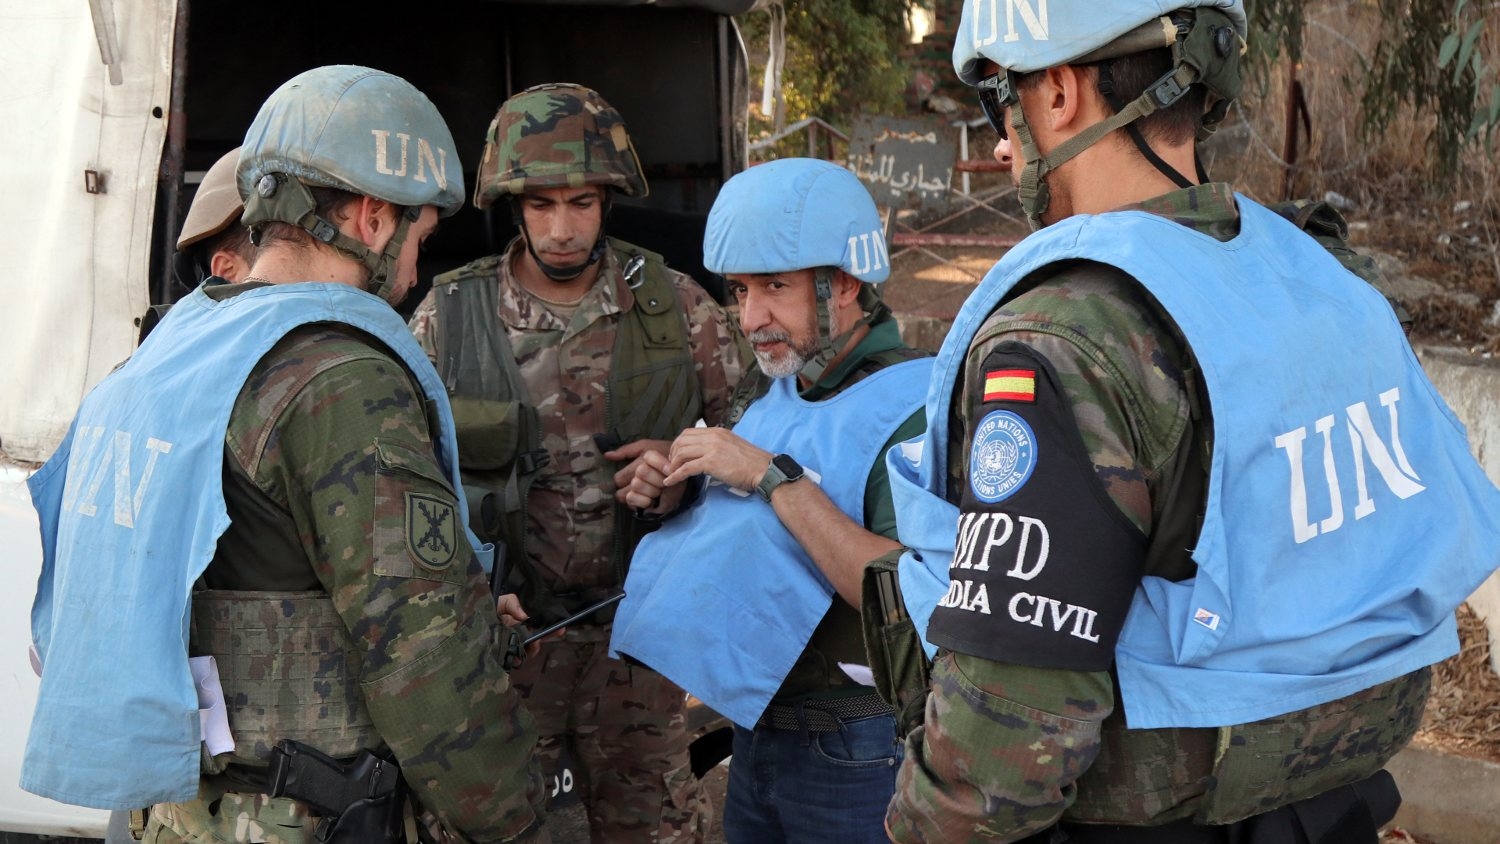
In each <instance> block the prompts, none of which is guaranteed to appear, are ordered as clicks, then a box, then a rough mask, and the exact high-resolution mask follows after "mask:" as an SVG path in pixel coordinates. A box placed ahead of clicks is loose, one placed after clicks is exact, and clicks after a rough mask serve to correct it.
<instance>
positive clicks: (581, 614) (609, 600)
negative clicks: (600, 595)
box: [521, 589, 625, 648]
mask: <svg viewBox="0 0 1500 844" xmlns="http://www.w3.org/2000/svg"><path fill="white" fill-rule="evenodd" d="M624 597H625V590H623V589H621V590H620V591H618V592H615V593H614V594H612V595H609V596H608V597H606V598H604V599H602V600H599V601H595V602H594V603H592V604H589V605H588V606H586V607H584V608H583V609H581V610H579V611H578V612H575V613H573V614H572V615H570V616H568V617H567V618H564V619H562V620H561V621H554V622H553V623H551V624H549V625H547V626H546V627H543V628H542V629H540V630H538V631H536V632H535V633H532V634H531V635H529V636H527V637H526V638H525V639H523V640H521V647H523V648H524V647H526V646H527V645H529V644H531V643H532V642H535V641H536V640H538V639H540V638H542V637H544V636H547V635H549V634H551V633H554V632H556V631H558V630H560V629H562V628H564V627H567V626H568V625H569V624H572V623H573V622H575V621H581V620H583V619H585V618H588V617H589V616H591V615H593V614H594V613H596V612H598V611H600V610H602V609H604V608H605V607H607V606H609V605H610V604H613V603H615V602H616V601H619V600H620V599H621V598H624Z"/></svg>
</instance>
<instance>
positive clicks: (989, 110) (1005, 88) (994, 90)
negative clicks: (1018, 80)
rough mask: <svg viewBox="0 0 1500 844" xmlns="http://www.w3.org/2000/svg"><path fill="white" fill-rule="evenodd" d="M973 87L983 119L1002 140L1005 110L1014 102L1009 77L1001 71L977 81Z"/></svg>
mask: <svg viewBox="0 0 1500 844" xmlns="http://www.w3.org/2000/svg"><path fill="white" fill-rule="evenodd" d="M975 87H976V88H978V89H979V107H980V108H981V109H983V110H984V116H985V118H987V119H988V120H989V121H990V126H992V127H994V129H995V131H996V132H998V133H1000V137H1001V138H1002V139H1004V138H1005V109H1006V108H1007V107H1008V106H1012V105H1015V102H1016V97H1015V92H1014V91H1012V90H1011V87H1010V75H1009V74H1007V73H1006V72H1005V71H1003V70H1002V71H1000V72H999V73H996V74H995V75H993V76H986V77H985V78H983V79H981V80H979V84H978V85H976V86H975Z"/></svg>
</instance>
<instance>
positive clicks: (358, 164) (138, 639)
mask: <svg viewBox="0 0 1500 844" xmlns="http://www.w3.org/2000/svg"><path fill="white" fill-rule="evenodd" d="M236 172H237V177H238V179H237V181H238V185H239V194H240V197H241V199H242V200H243V201H244V213H243V217H242V223H243V224H244V225H245V226H248V227H249V228H250V230H251V236H252V240H253V241H254V242H255V244H256V246H257V251H256V252H255V255H254V263H253V265H252V266H251V267H250V270H249V273H248V277H247V278H245V279H243V280H242V281H241V282H240V283H237V284H216V285H204V286H200V287H199V288H198V289H197V290H196V291H194V292H193V293H192V294H191V295H190V296H188V297H187V298H185V299H183V300H182V301H180V302H179V303H177V304H176V306H174V307H173V308H172V310H171V311H170V312H169V313H168V314H167V316H166V317H165V318H164V319H163V320H162V322H161V323H160V325H159V326H158V327H157V328H156V330H155V331H154V332H153V333H152V334H151V336H150V337H149V338H147V340H146V341H145V343H144V344H143V345H142V346H141V348H140V349H139V350H138V351H137V353H136V354H135V355H134V356H133V357H132V358H131V359H130V360H129V361H128V362H127V363H125V364H124V365H123V366H122V367H120V368H119V369H118V370H116V371H115V372H114V373H112V374H111V375H110V376H109V377H108V378H106V379H105V380H104V382H103V383H101V384H100V385H99V387H97V388H96V389H95V390H94V391H93V392H92V393H90V395H89V396H88V397H87V398H86V399H85V400H84V402H83V405H82V407H81V409H80V410H79V412H78V416H77V418H76V419H75V421H74V424H73V427H72V429H71V430H70V432H69V434H68V439H67V440H65V441H64V443H63V445H62V446H61V447H60V448H59V449H58V451H57V454H56V456H55V457H54V458H53V459H52V461H51V462H49V463H48V464H47V465H46V466H44V467H43V468H42V469H41V470H40V471H38V472H37V473H36V475H35V476H34V478H33V480H32V490H33V497H34V500H35V502H36V505H37V509H38V512H39V514H40V516H41V522H42V524H43V525H44V531H43V533H44V535H43V549H44V553H45V555H46V567H45V570H44V574H43V577H42V579H41V582H40V584H39V586H38V595H37V601H36V610H35V613H34V616H33V618H34V638H35V641H36V647H37V650H38V652H39V653H40V656H41V659H42V661H43V671H42V686H41V694H40V697H39V700H38V705H37V711H36V717H35V720H34V722H33V727H32V732H31V736H30V739H29V742H28V746H27V753H26V762H25V767H24V769H23V773H22V785H23V787H25V788H27V789H28V790H30V791H33V792H35V793H38V794H42V795H45V796H48V797H52V798H54V799H57V800H63V801H66V802H69V803H75V804H78V805H85V806H94V807H98V808H105V809H116V810H125V809H139V808H140V807H149V820H148V821H147V822H146V823H145V827H144V830H143V834H144V840H146V841H150V842H161V843H162V844H170V842H187V841H210V840H212V841H227V842H271V844H313V842H314V841H317V842H320V844H337V843H338V842H394V841H405V840H406V837H405V836H406V830H407V828H408V823H409V821H411V820H415V821H416V824H415V826H416V827H417V828H418V829H419V830H420V835H421V836H422V840H424V841H454V842H462V841H476V842H481V841H518V842H519V841H525V842H545V841H548V840H549V838H548V831H547V829H546V828H545V827H544V826H543V825H542V820H541V815H540V811H541V803H542V798H543V793H542V787H541V778H540V776H539V774H538V772H537V769H536V767H535V766H534V764H533V763H532V758H531V757H532V749H533V747H534V745H535V742H536V735H535V731H534V729H533V727H532V724H531V721H530V718H529V716H528V715H527V714H526V712H525V710H524V709H523V708H522V707H521V704H520V700H519V697H518V696H517V695H516V694H515V692H514V691H513V690H512V689H511V688H510V685H509V683H508V680H507V677H506V672H505V670H504V668H503V667H502V657H503V653H504V649H505V646H506V644H507V642H508V635H507V633H506V631H505V629H504V628H502V627H501V625H500V623H499V619H498V617H497V613H496V606H495V604H494V603H493V602H492V601H491V599H490V591H489V588H488V585H487V583H486V578H485V571H484V563H482V562H481V559H480V554H482V553H483V552H484V549H483V548H479V549H476V545H475V544H474V543H473V542H471V540H470V537H469V536H468V535H467V533H466V531H465V529H464V524H465V521H466V516H467V514H466V512H465V505H464V501H463V499H462V498H461V497H458V496H456V495H455V489H456V487H457V485H458V465H457V451H456V446H455V443H454V434H453V419H452V414H451V411H450V409H449V404H448V401H447V398H446V395H445V392H444V389H443V385H442V382H441V381H440V380H439V379H438V377H437V373H436V372H435V371H434V370H433V369H432V366H431V364H430V363H429V362H428V360H427V357H426V355H425V354H424V353H423V352H422V350H421V348H420V347H419V346H418V345H417V344H416V343H415V342H414V341H413V340H412V338H411V335H410V333H409V332H408V331H407V329H406V326H405V324H404V323H403V321H402V320H401V318H400V317H399V316H398V315H397V314H396V312H395V311H394V310H393V309H392V305H394V304H395V303H397V302H399V301H400V300H401V298H402V297H403V296H404V295H405V293H406V292H407V291H408V290H409V289H410V288H411V286H412V285H413V283H414V282H415V281H416V264H417V253H418V250H419V249H420V247H421V245H422V242H423V240H424V239H426V238H427V237H428V236H429V235H430V234H431V233H432V231H433V230H434V228H435V227H436V226H437V222H438V219H439V217H442V216H446V215H448V214H451V213H453V212H454V211H456V210H457V209H458V207H459V205H460V204H461V203H462V201H463V197H464V189H463V178H462V171H461V169H460V167H459V163H458V158H457V153H456V149H455V147H454V145H453V139H452V137H451V136H450V134H449V132H448V128H447V126H446V125H445V124H444V122H443V119H442V117H441V115H439V114H438V112H437V110H436V108H434V107H433V105H432V103H431V102H429V101H428V99H427V98H426V97H425V96H423V95H422V93H421V92H420V91H418V90H417V89H416V88H414V87H412V86H411V85H410V84H408V83H407V82H405V81H404V80H402V79H399V78H397V77H395V76H392V75H390V74H387V73H382V72H380V71H376V70H371V69H368V68H362V67H350V66H336V67H322V68H318V69H315V70H310V71H307V72H306V73H303V74H300V75H298V76H296V77H294V78H292V79H291V80H289V81H288V82H286V83H285V84H283V85H282V86H281V87H280V88H278V89H277V90H276V91H275V92H274V93H273V94H272V95H271V97H270V98H269V99H268V100H267V101H266V102H265V104H264V105H263V106H262V107H261V110H260V113H259V114H258V115H257V116H256V119H255V121H254V123H253V124H252V125H251V127H250V129H249V132H248V133H247V135H246V138H245V143H244V147H243V149H242V151H241V153H240V156H239V161H238V166H237V171H236ZM105 477H110V478H112V479H113V482H112V483H109V484H102V482H101V479H102V478H105ZM509 610H510V611H516V612H518V611H519V607H510V608H509Z"/></svg>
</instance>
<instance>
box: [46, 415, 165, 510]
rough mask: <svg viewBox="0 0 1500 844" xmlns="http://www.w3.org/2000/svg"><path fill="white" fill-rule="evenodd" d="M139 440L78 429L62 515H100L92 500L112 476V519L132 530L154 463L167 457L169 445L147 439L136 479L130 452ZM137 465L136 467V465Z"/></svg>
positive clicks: (117, 433) (90, 428)
mask: <svg viewBox="0 0 1500 844" xmlns="http://www.w3.org/2000/svg"><path fill="white" fill-rule="evenodd" d="M138 442H140V440H139V438H138V437H136V436H134V435H132V434H131V433H130V432H129V431H114V432H111V433H108V434H106V433H105V431H104V428H102V427H100V426H97V425H95V426H85V427H82V428H79V429H78V433H77V434H76V438H75V441H74V444H73V453H72V454H71V455H69V457H68V485H67V487H66V488H65V489H64V491H63V501H62V509H63V512H68V511H70V510H73V511H77V513H78V515H80V516H88V517H91V516H94V515H96V514H97V513H98V512H99V506H98V504H97V503H96V501H95V499H97V498H98V496H99V492H100V489H101V488H102V487H103V486H104V481H105V479H106V478H107V477H109V476H111V475H113V486H114V520H115V524H117V525H119V526H121V527H127V528H134V527H135V520H136V519H137V518H138V517H139V516H140V514H141V506H142V505H143V504H144V503H145V501H146V496H147V495H148V494H149V491H150V489H151V475H152V473H153V472H154V471H155V470H156V460H157V458H159V457H161V456H162V455H163V454H170V453H171V451H172V444H171V443H169V442H167V441H165V440H160V439H157V438H156V437H146V442H145V454H144V455H143V457H144V460H145V466H144V468H142V469H141V474H140V479H139V480H137V479H136V477H135V474H134V472H133V471H132V466H131V460H130V458H131V452H132V451H133V450H134V448H135V443H138ZM137 465H139V464H137Z"/></svg>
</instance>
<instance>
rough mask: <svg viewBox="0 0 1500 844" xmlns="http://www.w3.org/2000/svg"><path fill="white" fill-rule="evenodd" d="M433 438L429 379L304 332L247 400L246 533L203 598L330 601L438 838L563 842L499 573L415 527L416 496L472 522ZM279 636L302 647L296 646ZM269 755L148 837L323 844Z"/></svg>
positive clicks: (234, 440) (237, 502) (380, 741)
mask: <svg viewBox="0 0 1500 844" xmlns="http://www.w3.org/2000/svg"><path fill="white" fill-rule="evenodd" d="M253 286H258V285H253ZM247 287H248V286H247V285H234V286H226V287H223V288H219V289H218V291H217V292H216V293H215V294H214V295H215V297H216V298H221V297H228V296H232V295H234V294H236V293H238V292H239V291H241V290H244V289H247ZM428 425H429V423H428V417H427V415H426V412H425V409H424V407H423V400H422V393H421V391H420V389H419V388H418V387H417V386H416V382H415V381H414V380H413V379H412V378H411V377H410V375H408V373H407V372H406V370H405V369H404V368H403V366H402V365H401V364H400V363H399V362H398V361H396V360H395V359H394V358H393V357H392V356H391V355H390V354H389V353H388V352H386V351H384V350H383V349H381V348H379V347H378V346H377V345H375V344H373V343H371V342H370V340H369V339H368V338H367V337H365V336H364V335H362V334H361V333H360V332H358V331H355V330H353V329H350V328H347V327H340V326H336V325H321V326H312V327H305V328H301V329H298V330H296V331H293V332H292V333H291V334H289V335H287V336H286V337H285V338H284V339H283V340H282V341H281V342H280V343H279V344H278V345H277V346H276V347H275V348H274V349H273V350H272V351H271V352H270V353H269V354H267V355H266V356H265V358H263V359H262V360H261V361H260V363H258V364H257V365H256V367H255V369H254V370H253V371H252V373H251V375H250V377H249V379H248V380H247V381H246V383H245V385H244V387H243V388H242V389H241V391H240V394H239V397H238V398H237V399H236V402H235V405H234V409H233V412H232V415H231V417H230V423H229V428H228V431H227V433H226V435H225V446H224V455H225V460H224V492H225V500H226V505H227V508H228V512H229V515H230V517H231V519H232V524H231V526H230V527H229V529H228V531H227V532H226V533H225V534H224V535H223V537H221V538H220V540H219V545H218V550H217V552H216V554H215V556H214V559H213V561H212V562H211V563H210V565H209V567H208V569H207V570H206V571H205V573H204V575H203V583H204V585H206V587H207V588H208V589H209V590H246V591H253V592H267V591H274V592H304V593H305V592H318V593H326V594H327V596H328V597H330V598H331V599H332V603H333V607H334V610H335V611H336V612H337V614H338V616H339V617H340V618H341V619H342V622H343V626H344V627H345V628H346V629H347V636H348V640H349V641H348V647H349V648H350V650H351V652H352V654H353V658H354V660H355V662H356V664H357V668H358V676H359V688H360V690H361V691H362V694H363V703H364V706H365V707H366V708H367V709H368V718H369V721H370V722H372V723H373V728H374V731H375V733H377V735H373V736H370V737H369V741H368V743H369V744H372V745H374V746H377V747H379V746H382V745H383V746H384V747H386V748H389V750H390V751H392V752H393V753H394V755H395V756H396V757H397V758H398V759H399V761H400V763H401V767H402V773H403V775H404V777H405V779H406V782H407V783H408V784H409V785H410V786H411V788H412V790H413V792H414V795H415V797H416V799H417V801H419V802H420V804H421V806H422V807H424V809H425V811H426V813H427V816H426V818H425V819H424V825H425V826H427V827H428V828H429V832H431V831H432V830H436V833H437V835H438V836H439V839H438V840H449V841H528V842H532V841H547V840H549V838H548V834H547V831H546V829H545V828H543V827H542V826H541V815H540V811H541V803H542V798H543V792H542V785H541V780H540V777H539V776H538V773H537V770H536V768H535V766H534V765H530V764H528V763H529V757H530V755H531V750H532V741H531V737H532V735H533V726H532V723H531V719H530V718H529V716H528V715H527V714H526V711H525V710H524V709H523V708H522V707H521V706H520V701H519V699H518V696H517V695H514V694H512V693H511V692H510V688H509V683H508V682H507V679H506V675H505V671H504V670H503V668H502V667H501V665H500V663H499V652H498V650H497V647H496V644H497V641H498V635H499V634H498V621H497V620H496V618H495V613H494V610H493V608H492V605H491V604H490V600H489V591H488V588H487V585H486V582H485V576H484V573H483V571H482V570H481V569H480V567H479V563H478V560H477V559H475V557H474V555H473V553H472V551H471V549H469V547H468V545H467V543H466V542H465V541H464V534H463V533H462V531H461V530H454V529H451V527H450V528H449V529H444V527H443V525H442V524H441V523H438V524H436V525H435V524H434V520H432V519H425V518H422V517H421V516H420V513H418V514H417V515H411V514H409V513H408V507H407V504H406V501H407V499H408V498H411V497H413V496H417V497H423V498H425V499H427V500H430V501H431V502H432V503H433V508H432V510H433V512H440V511H442V510H443V508H445V507H446V508H452V509H451V510H450V511H449V512H453V513H456V512H457V510H456V506H455V504H456V502H455V499H454V493H453V490H452V489H451V487H450V486H449V484H448V482H447V481H446V480H444V477H445V476H444V474H443V472H442V470H441V469H440V468H439V466H438V463H437V460H436V457H435V455H434V446H433V441H432V438H431V436H430V433H429V427H428ZM434 527H436V528H437V529H436V530H435V531H434V530H433V528H434ZM444 548H446V550H444ZM445 559H446V560H449V561H450V562H447V563H446V564H444V560H445ZM195 621H196V617H195ZM269 632H270V633H271V634H272V635H273V636H276V635H277V634H281V635H284V636H286V638H287V641H283V642H281V643H280V646H282V647H284V648H285V649H286V651H287V652H288V653H291V652H294V651H295V650H296V643H294V642H292V641H291V639H292V633H291V632H290V631H287V630H285V629H283V628H278V627H275V626H273V627H271V628H270V629H269ZM272 644H273V645H276V644H277V643H274V642H273V643H272ZM325 646H326V643H325ZM314 647H316V644H314ZM253 670H254V669H252V671H253ZM261 670H263V671H264V672H265V676H266V679H268V680H273V679H281V680H285V681H294V680H297V679H300V678H296V677H279V676H278V672H279V671H280V666H279V665H278V664H277V663H276V662H275V661H274V660H273V661H272V662H271V663H269V664H265V665H263V666H261ZM251 679H253V678H251ZM314 688H322V687H320V686H318V685H316V684H315V685H314ZM322 690H323V692H324V693H325V694H332V695H334V696H337V693H338V692H341V691H342V690H341V689H340V690H330V689H327V688H322ZM229 703H230V708H231V711H233V709H234V707H235V701H229ZM335 712H337V710H335ZM332 717H337V716H336V715H333V716H332ZM231 721H232V718H231ZM263 750H264V749H262V748H256V752H255V753H251V754H247V755H248V756H250V757H252V758H251V759H245V758H242V757H241V756H236V757H234V760H235V761H233V762H232V763H231V764H228V765H227V766H225V765H223V764H222V763H223V760H222V759H219V758H216V759H214V760H210V764H209V766H208V767H209V770H214V771H217V773H214V774H212V775H208V776H205V777H204V778H203V780H202V782H201V786H200V796H199V799H198V800H196V801H192V802H189V803H180V804H165V805H158V806H156V807H154V808H153V809H152V812H151V819H150V823H149V826H148V829H147V833H146V840H147V841H151V842H175V841H191V842H195V841H214V842H217V841H243V842H262V841H264V842H274V844H310V842H312V840H313V838H312V822H313V820H315V819H311V818H309V817H308V814H307V810H306V808H305V807H303V806H301V805H299V804H298V803H296V802H295V801H292V800H290V799H287V798H270V797H268V796H266V795H265V794H263V793H262V792H263V791H264V790H265V787H266V769H265V768H264V767H262V766H256V765H253V764H245V763H246V762H250V761H254V759H253V757H258V756H260V755H261V753H262V752H263ZM239 752H240V753H244V751H243V750H240V751H239Z"/></svg>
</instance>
